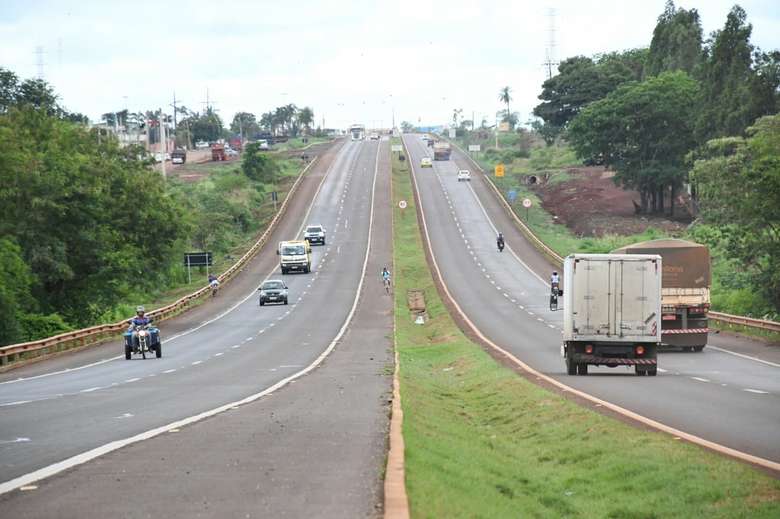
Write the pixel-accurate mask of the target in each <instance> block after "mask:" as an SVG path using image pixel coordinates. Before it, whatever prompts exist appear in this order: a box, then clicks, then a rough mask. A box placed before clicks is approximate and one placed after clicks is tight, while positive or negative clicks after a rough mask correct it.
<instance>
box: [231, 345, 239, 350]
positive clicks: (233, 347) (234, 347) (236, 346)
mask: <svg viewBox="0 0 780 519" xmlns="http://www.w3.org/2000/svg"><path fill="white" fill-rule="evenodd" d="M240 347H241V345H240V344H236V345H235V346H231V348H232V349H234V350H235V349H236V348H240Z"/></svg>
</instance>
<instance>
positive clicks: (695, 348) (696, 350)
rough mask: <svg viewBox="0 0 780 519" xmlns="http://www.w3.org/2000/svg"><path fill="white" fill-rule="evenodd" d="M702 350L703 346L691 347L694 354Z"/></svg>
mask: <svg viewBox="0 0 780 519" xmlns="http://www.w3.org/2000/svg"><path fill="white" fill-rule="evenodd" d="M703 349H704V346H694V347H693V351H695V352H700V351H701V350H703Z"/></svg>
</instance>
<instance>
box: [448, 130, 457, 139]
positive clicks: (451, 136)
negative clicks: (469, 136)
mask: <svg viewBox="0 0 780 519" xmlns="http://www.w3.org/2000/svg"><path fill="white" fill-rule="evenodd" d="M457 134H458V133H457V130H455V128H450V132H449V135H450V139H454V138H455V137H456V136H457Z"/></svg>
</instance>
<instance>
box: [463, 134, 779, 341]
mask: <svg viewBox="0 0 780 519" xmlns="http://www.w3.org/2000/svg"><path fill="white" fill-rule="evenodd" d="M451 142H452V141H451ZM452 145H453V146H455V147H456V148H457V149H458V150H459V151H460V152H461V153H462V154H463V155H464V156H465V157H466V158H468V159H469V160H470V161H471V163H472V164H474V166H475V167H476V168H477V169H478V170H479V171H480V172H481V173H482V176H483V177H484V178H485V180H487V183H488V185H489V186H490V187H491V188H492V190H493V192H494V193H495V195H496V197H497V198H498V200H499V201H500V202H501V204H502V205H503V206H504V209H505V210H506V211H507V212H508V213H509V215H510V216H511V217H512V219H513V220H514V221H515V223H516V224H517V226H518V227H519V228H520V232H522V233H523V235H525V237H526V238H528V240H529V241H530V242H531V243H532V244H533V245H534V246H535V247H536V248H537V249H538V250H539V252H541V253H542V254H544V255H545V256H546V257H547V259H549V260H550V261H551V262H552V263H554V264H556V265H559V266H560V267H563V257H562V256H561V255H560V254H558V253H557V252H555V251H554V250H552V249H551V248H550V247H548V246H547V244H546V243H544V242H543V241H542V240H541V239H540V238H539V237H538V236H536V234H534V232H533V231H532V230H531V228H530V227H528V226H527V225H526V224H525V222H523V221H522V220H521V219H520V218H519V217H518V216H517V214H516V213H515V211H514V209H512V206H511V205H510V204H509V202H507V201H506V198H504V195H502V194H501V190H500V189H498V187H497V186H496V184H495V183H494V182H493V179H491V178H490V175H488V174H487V173H485V170H484V169H482V166H480V165H479V163H478V162H477V161H476V160H474V159H473V158H472V157H471V155H470V154H469V153H467V152H466V151H464V150H463V148H461V147H460V146H458V145H457V144H456V143H455V142H452ZM708 316H709V318H710V319H711V320H713V321H718V322H719V323H723V324H727V325H729V326H745V327H748V328H756V329H759V330H764V331H768V332H774V333H780V323H778V322H776V321H767V320H765V319H754V318H753V317H745V316H742V315H731V314H724V313H721V312H712V311H710V312H708Z"/></svg>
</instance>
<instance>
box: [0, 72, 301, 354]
mask: <svg viewBox="0 0 780 519" xmlns="http://www.w3.org/2000/svg"><path fill="white" fill-rule="evenodd" d="M0 76H2V79H3V81H2V83H1V84H2V88H0V186H2V187H0V276H2V278H3V280H4V281H3V283H0V345H4V344H10V343H15V342H21V341H27V340H34V339H38V338H41V337H47V336H51V335H54V334H56V333H60V332H63V331H67V330H69V329H74V328H81V327H85V326H90V325H93V324H97V323H102V322H109V321H114V320H118V319H120V318H125V317H128V316H129V315H131V314H132V311H133V309H134V308H135V306H136V305H138V304H147V305H153V304H154V303H156V302H161V301H170V300H172V299H175V298H176V297H178V296H180V295H182V294H183V293H186V292H188V291H191V289H192V288H194V287H196V286H204V285H205V284H206V281H205V279H204V278H205V272H199V271H198V270H197V269H194V270H193V273H192V275H193V281H192V283H191V284H188V277H187V271H186V268H185V267H184V265H183V253H184V252H191V251H201V250H203V251H211V252H213V253H214V257H215V260H216V262H217V264H216V265H215V266H214V268H213V270H216V271H217V272H220V271H221V269H224V267H225V266H227V265H228V264H230V263H231V262H232V261H234V260H235V259H236V258H237V257H238V256H239V255H240V254H241V253H242V251H243V250H245V249H246V248H247V246H248V245H249V244H250V243H251V242H252V241H253V239H254V237H255V236H256V235H257V234H258V233H259V232H260V231H261V230H262V229H263V228H264V227H265V225H266V224H267V222H268V221H269V220H270V218H271V217H272V213H273V207H274V205H273V201H272V200H271V196H270V193H271V192H272V191H277V192H278V193H279V200H280V201H281V200H282V199H283V197H284V195H285V193H286V191H287V190H288V189H289V187H290V185H291V184H292V182H293V181H294V178H295V175H296V174H297V173H298V172H299V171H300V167H301V163H300V161H298V160H294V159H284V158H281V157H275V156H269V155H268V154H263V153H260V152H259V151H258V150H257V149H256V148H255V149H252V148H251V147H249V148H248V149H247V151H246V152H245V153H244V155H243V162H242V163H241V164H230V165H215V166H214V167H210V166H206V165H198V166H199V167H202V168H203V169H204V170H207V169H209V168H210V170H209V171H208V172H207V174H206V175H205V176H204V177H203V178H202V179H201V180H200V181H198V182H187V181H184V180H181V179H176V178H170V179H168V180H167V181H166V180H164V179H162V178H161V177H160V174H159V173H158V172H156V171H154V170H153V169H152V168H151V167H150V165H151V160H149V159H148V157H147V155H146V153H145V152H144V150H143V149H140V148H137V147H128V148H122V147H120V146H119V144H118V143H117V141H116V140H115V139H113V138H111V137H110V136H107V135H106V134H105V133H102V132H100V131H98V130H91V129H89V128H87V127H86V126H84V125H83V123H84V120H82V119H80V118H79V117H78V116H77V115H73V114H70V113H69V112H67V111H66V110H65V109H63V108H61V107H60V106H59V105H58V104H57V97H56V95H55V94H54V92H53V91H52V90H51V88H50V87H49V86H48V85H47V84H46V83H45V82H41V81H38V80H30V81H25V82H20V81H19V80H18V79H17V78H16V76H15V75H13V74H12V73H10V72H9V71H6V70H4V69H0Z"/></svg>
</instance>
